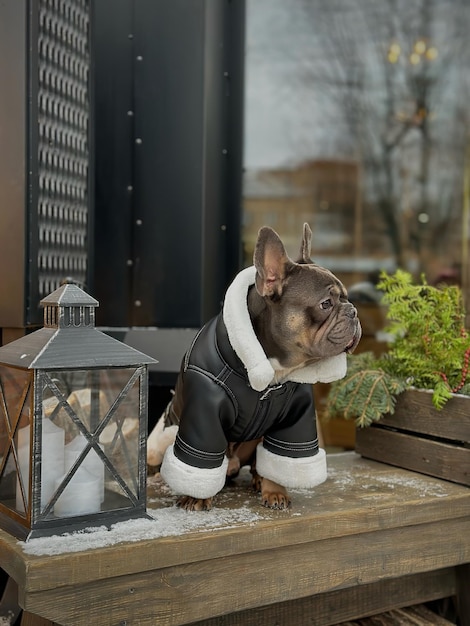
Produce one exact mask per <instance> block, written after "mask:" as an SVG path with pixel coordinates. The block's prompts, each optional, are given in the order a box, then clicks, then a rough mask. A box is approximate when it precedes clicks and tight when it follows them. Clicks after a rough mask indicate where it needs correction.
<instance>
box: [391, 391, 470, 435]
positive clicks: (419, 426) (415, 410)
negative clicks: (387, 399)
mask: <svg viewBox="0 0 470 626" xmlns="http://www.w3.org/2000/svg"><path fill="white" fill-rule="evenodd" d="M431 398H432V392H430V391H418V390H414V389H410V390H408V391H406V392H405V393H402V394H400V396H398V399H397V404H396V407H395V412H394V414H393V415H389V416H387V415H386V416H384V417H383V418H382V419H381V420H380V422H379V424H382V425H386V426H392V427H394V428H399V429H401V430H405V431H410V432H415V433H422V434H427V435H432V436H434V437H437V438H441V439H442V438H444V439H451V440H455V441H458V442H467V443H468V442H470V398H469V397H467V396H459V395H454V396H453V397H452V398H451V399H450V400H449V402H447V404H446V405H445V406H444V408H443V409H442V410H441V411H438V410H437V409H436V408H435V407H434V405H433V404H432V399H431Z"/></svg>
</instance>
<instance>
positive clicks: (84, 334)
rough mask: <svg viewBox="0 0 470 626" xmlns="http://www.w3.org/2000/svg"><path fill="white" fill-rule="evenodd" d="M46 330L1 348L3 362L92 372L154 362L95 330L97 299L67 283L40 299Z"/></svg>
mask: <svg viewBox="0 0 470 626" xmlns="http://www.w3.org/2000/svg"><path fill="white" fill-rule="evenodd" d="M41 305H42V306H43V307H44V328H41V329H39V330H37V331H35V332H33V333H30V334H28V335H26V336H24V337H21V338H20V339H17V340H16V341H12V342H11V343H8V344H6V345H5V346H3V347H1V348H0V363H4V364H6V365H13V366H16V367H21V368H24V369H89V368H107V367H126V366H137V365H144V364H149V363H155V362H156V361H155V359H153V358H152V357H150V356H148V355H146V354H144V353H143V352H140V351H139V350H136V349H135V348H131V347H130V346H128V345H126V344H124V343H122V342H121V341H118V340H117V339H114V338H113V337H110V336H109V335H106V334H105V333H103V332H101V331H99V330H98V329H97V328H95V308H96V307H97V306H99V303H98V301H97V300H95V299H94V298H92V297H91V296H90V295H88V294H87V293H85V292H84V291H83V290H82V289H80V287H78V286H77V285H75V284H65V285H62V286H61V287H59V289H56V290H55V291H54V292H53V293H51V294H50V295H48V296H47V297H45V298H44V299H43V300H41Z"/></svg>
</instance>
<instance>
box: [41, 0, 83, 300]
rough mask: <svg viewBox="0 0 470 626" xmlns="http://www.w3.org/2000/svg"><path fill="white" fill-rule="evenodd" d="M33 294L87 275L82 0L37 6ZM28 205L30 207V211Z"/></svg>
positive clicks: (50, 0)
mask: <svg viewBox="0 0 470 626" xmlns="http://www.w3.org/2000/svg"><path fill="white" fill-rule="evenodd" d="M38 19H39V28H38V38H37V46H38V90H37V107H38V179H39V186H38V233H39V239H38V259H37V263H38V281H39V297H40V298H42V297H44V296H46V295H47V294H49V293H50V292H51V291H53V290H54V289H56V288H57V287H58V286H59V285H60V283H61V281H62V280H63V279H64V278H65V277H67V276H71V277H72V278H73V279H75V280H76V281H77V282H78V283H79V284H81V285H83V284H84V283H85V280H86V273H87V230H88V199H89V189H88V180H89V178H88V173H89V136H88V126H89V110H90V94H89V62H90V50H89V28H90V24H89V0H39V3H38ZM33 210H34V209H33Z"/></svg>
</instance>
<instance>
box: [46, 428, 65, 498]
mask: <svg viewBox="0 0 470 626" xmlns="http://www.w3.org/2000/svg"><path fill="white" fill-rule="evenodd" d="M64 446H65V431H64V429H63V428H60V427H59V426H56V425H55V424H54V423H53V422H51V420H50V419H47V418H46V417H43V420H42V452H41V509H43V508H44V507H45V506H46V505H47V503H48V502H49V500H50V499H51V497H52V496H53V494H54V493H55V490H56V481H57V479H58V478H60V476H62V474H63V473H64Z"/></svg>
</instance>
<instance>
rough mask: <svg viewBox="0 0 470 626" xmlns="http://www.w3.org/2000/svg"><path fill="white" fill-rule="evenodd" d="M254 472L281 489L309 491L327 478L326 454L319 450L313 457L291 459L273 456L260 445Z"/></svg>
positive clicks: (277, 455)
mask: <svg viewBox="0 0 470 626" xmlns="http://www.w3.org/2000/svg"><path fill="white" fill-rule="evenodd" d="M256 471H257V472H258V474H259V475H260V476H264V477H265V478H269V480H273V481H274V482H275V483H278V484H279V485H282V486H283V487H289V488H291V489H310V488H311V487H316V486H317V485H320V484H321V483H323V482H325V480H326V479H327V477H328V474H327V468H326V454H325V451H324V450H322V449H321V448H320V449H319V450H318V453H317V454H316V455H315V456H307V457H303V458H297V459H296V458H292V457H286V456H280V455H279V454H273V453H272V452H269V450H266V448H265V447H264V446H263V444H262V443H259V444H258V446H257V448H256Z"/></svg>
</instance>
